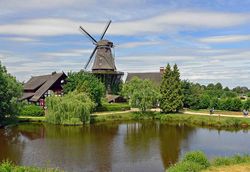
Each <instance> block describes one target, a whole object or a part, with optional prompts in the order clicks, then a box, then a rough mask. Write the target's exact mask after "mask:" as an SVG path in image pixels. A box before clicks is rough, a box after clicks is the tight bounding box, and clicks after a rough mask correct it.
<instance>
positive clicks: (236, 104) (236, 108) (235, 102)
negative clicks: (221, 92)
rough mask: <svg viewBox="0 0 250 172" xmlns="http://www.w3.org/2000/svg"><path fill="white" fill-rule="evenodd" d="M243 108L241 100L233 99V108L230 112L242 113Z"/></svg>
mask: <svg viewBox="0 0 250 172" xmlns="http://www.w3.org/2000/svg"><path fill="white" fill-rule="evenodd" d="M241 108H242V102H241V100H240V99H238V98H234V99H232V102H231V107H230V109H229V110H231V111H240V110H241Z"/></svg>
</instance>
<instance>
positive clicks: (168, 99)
mask: <svg viewBox="0 0 250 172" xmlns="http://www.w3.org/2000/svg"><path fill="white" fill-rule="evenodd" d="M160 92H161V101H160V107H161V109H162V111H163V112H166V113H168V112H177V111H179V110H180V109H181V108H182V107H183V102H182V99H183V95H182V90H181V81H180V73H179V69H178V67H177V65H176V64H175V65H174V67H173V70H171V66H170V65H169V64H167V67H166V69H165V71H164V74H163V78H162V82H161V85H160Z"/></svg>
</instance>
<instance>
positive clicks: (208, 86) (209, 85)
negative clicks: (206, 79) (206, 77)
mask: <svg viewBox="0 0 250 172" xmlns="http://www.w3.org/2000/svg"><path fill="white" fill-rule="evenodd" d="M214 88H215V86H214V84H213V83H210V84H208V85H207V89H208V90H214Z"/></svg>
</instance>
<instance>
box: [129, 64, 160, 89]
mask: <svg viewBox="0 0 250 172" xmlns="http://www.w3.org/2000/svg"><path fill="white" fill-rule="evenodd" d="M163 72H164V68H163V67H161V68H160V71H159V72H139V73H128V75H127V78H126V80H125V82H129V81H130V80H131V79H132V78H133V77H138V78H139V79H142V80H144V79H148V80H151V81H152V82H153V83H155V84H156V85H160V84H161V80H162V75H163Z"/></svg>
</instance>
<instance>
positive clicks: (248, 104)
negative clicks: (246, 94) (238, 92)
mask: <svg viewBox="0 0 250 172" xmlns="http://www.w3.org/2000/svg"><path fill="white" fill-rule="evenodd" d="M243 109H245V110H250V99H247V100H246V101H245V102H244V105H243Z"/></svg>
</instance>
